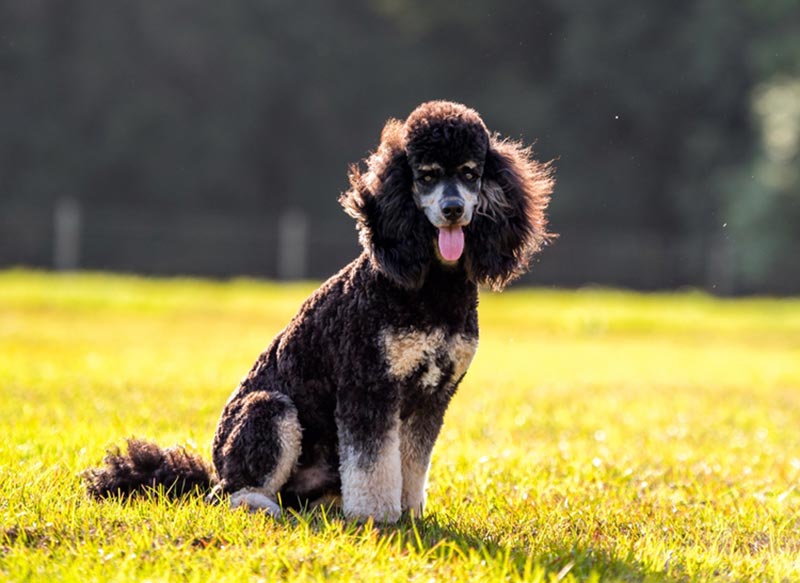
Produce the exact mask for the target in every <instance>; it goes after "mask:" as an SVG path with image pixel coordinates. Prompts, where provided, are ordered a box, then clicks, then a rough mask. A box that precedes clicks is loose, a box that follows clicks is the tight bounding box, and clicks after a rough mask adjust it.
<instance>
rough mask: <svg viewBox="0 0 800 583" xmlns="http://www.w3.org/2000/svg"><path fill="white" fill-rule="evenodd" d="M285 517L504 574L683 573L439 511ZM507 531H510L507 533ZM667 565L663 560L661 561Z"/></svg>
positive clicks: (647, 577)
mask: <svg viewBox="0 0 800 583" xmlns="http://www.w3.org/2000/svg"><path fill="white" fill-rule="evenodd" d="M287 520H290V521H292V522H294V521H300V522H302V523H303V524H305V525H307V526H308V527H309V528H311V529H312V530H316V531H323V530H327V529H329V528H331V525H339V527H341V528H342V529H343V534H346V535H347V534H349V535H351V536H358V535H360V534H364V533H365V531H371V532H373V533H374V534H377V535H378V536H379V537H380V538H381V539H383V540H385V541H387V542H388V544H389V545H392V546H394V547H395V548H398V549H400V550H406V549H407V550H409V551H413V552H416V553H418V554H420V555H422V556H424V557H426V558H428V559H429V560H431V561H434V560H448V559H451V558H453V557H454V556H459V557H462V558H467V557H474V556H477V557H478V558H479V559H484V560H486V562H487V564H495V565H497V566H498V568H500V569H505V571H506V572H505V573H504V574H505V575H511V577H512V578H517V577H518V578H520V579H526V577H525V575H526V574H529V573H532V572H538V573H539V574H540V575H541V576H542V577H541V579H543V580H546V581H551V580H552V581H560V580H562V579H563V578H565V577H566V576H567V574H570V575H572V576H573V577H574V578H575V579H577V580H579V581H582V580H586V579H592V578H593V575H594V579H595V580H606V579H607V578H611V579H613V580H622V581H648V582H658V581H665V582H666V581H683V580H686V578H685V577H681V576H679V575H677V574H674V575H669V574H667V573H665V572H664V571H663V570H653V569H652V568H650V567H648V566H646V565H644V564H642V563H641V562H639V561H636V560H634V559H632V558H631V559H629V560H627V559H620V558H618V557H615V556H613V555H612V554H611V553H609V552H608V551H607V550H604V549H600V548H594V547H591V546H586V545H583V544H579V543H578V541H576V540H569V539H567V540H564V541H562V542H561V543H560V544H558V545H548V546H547V547H546V548H536V547H535V546H534V543H533V542H532V541H528V542H529V543H530V544H526V541H524V540H523V541H520V542H519V543H511V544H509V543H508V542H503V541H497V540H495V539H494V537H491V536H485V535H482V534H481V533H479V532H478V531H479V530H480V529H479V528H478V527H476V528H469V527H463V526H460V525H455V524H452V523H451V522H449V521H448V520H447V519H443V518H441V517H439V516H437V515H432V516H425V517H423V518H421V519H420V518H418V519H412V518H410V517H408V516H404V517H403V518H402V519H401V520H400V521H399V522H398V523H397V524H395V525H379V524H371V523H368V524H366V525H363V524H357V523H354V522H348V521H346V520H345V519H344V517H343V515H342V514H341V512H339V511H337V510H335V509H327V510H322V511H320V509H317V510H315V511H310V512H302V513H293V516H292V517H291V518H288V517H287ZM510 536H513V533H511V535H510ZM665 567H666V566H665Z"/></svg>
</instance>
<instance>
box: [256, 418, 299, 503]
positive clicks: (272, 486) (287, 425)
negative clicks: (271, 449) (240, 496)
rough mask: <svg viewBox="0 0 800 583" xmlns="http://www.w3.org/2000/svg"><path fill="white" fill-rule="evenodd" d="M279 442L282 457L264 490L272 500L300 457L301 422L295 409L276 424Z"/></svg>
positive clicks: (266, 480) (266, 481) (268, 477)
mask: <svg viewBox="0 0 800 583" xmlns="http://www.w3.org/2000/svg"><path fill="white" fill-rule="evenodd" d="M275 426H276V427H275V430H276V432H277V434H278V440H279V442H280V445H281V455H280V458H278V463H277V464H275V469H274V470H272V472H271V473H270V474H269V475H268V476H266V478H265V479H264V486H263V490H264V492H265V493H266V494H267V495H268V496H271V497H272V498H275V496H276V494H277V493H278V490H280V489H281V487H282V486H283V485H284V484H285V483H286V480H288V479H289V476H290V475H291V473H292V470H293V469H294V466H295V464H296V463H297V458H298V457H300V441H301V439H302V431H301V429H300V422H299V421H298V420H297V413H296V412H295V410H294V409H292V410H291V412H290V413H287V414H286V415H285V416H283V417H281V418H280V419H279V420H278V421H277V422H276V424H275Z"/></svg>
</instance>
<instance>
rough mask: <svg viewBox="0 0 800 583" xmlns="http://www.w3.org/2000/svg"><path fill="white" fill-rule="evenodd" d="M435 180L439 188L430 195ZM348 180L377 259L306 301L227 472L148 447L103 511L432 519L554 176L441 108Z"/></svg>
mask: <svg viewBox="0 0 800 583" xmlns="http://www.w3.org/2000/svg"><path fill="white" fill-rule="evenodd" d="M426 172H438V173H439V174H437V178H436V179H437V180H439V179H441V180H440V182H439V183H440V186H437V187H436V188H428V189H427V190H426V187H425V186H424V184H423V182H424V181H423V179H425V180H428V178H430V177H425V176H424V173H426ZM349 176H350V188H349V189H348V190H347V192H345V193H344V194H343V195H342V196H341V198H340V202H341V204H342V206H343V207H344V210H345V211H346V212H347V214H349V215H350V216H351V217H353V218H354V219H355V220H356V225H357V229H358V233H359V240H360V242H361V244H362V246H363V252H362V254H361V255H360V256H359V257H358V258H357V259H355V260H354V261H353V262H352V263H351V264H349V265H347V266H346V267H345V268H344V269H342V270H341V271H340V272H339V273H337V274H336V275H334V276H333V277H332V278H330V279H329V280H328V281H327V282H325V283H324V284H323V285H322V286H320V288H319V289H318V290H316V291H315V292H314V293H313V294H312V296H311V297H310V298H309V299H308V300H306V302H305V303H304V304H303V305H302V307H301V308H300V310H299V312H298V314H297V315H296V316H295V317H294V318H293V319H292V321H291V322H290V323H289V325H288V326H287V327H286V328H285V329H284V330H283V331H281V332H280V333H279V334H278V335H277V336H276V337H275V339H274V340H273V341H272V343H271V344H270V345H269V347H268V348H267V349H266V350H265V351H264V352H263V353H262V354H261V355H260V356H259V357H258V359H257V360H256V362H255V364H254V365H253V367H252V369H251V370H250V372H249V374H248V375H247V376H246V377H245V379H244V380H242V382H241V383H240V384H239V386H238V387H237V388H236V390H235V391H234V392H233V394H232V395H231V397H230V399H229V400H228V402H227V404H226V405H225V408H224V409H223V412H222V415H221V416H220V420H219V424H218V427H217V431H216V434H215V437H214V444H213V460H214V469H215V473H212V472H211V471H210V469H209V468H208V467H207V466H206V465H205V463H204V462H203V461H202V460H201V459H200V458H199V457H197V456H195V455H194V454H189V453H187V452H186V451H185V450H182V449H175V448H172V449H167V450H162V449H160V448H159V447H158V446H156V445H154V444H148V443H146V442H141V441H136V440H132V441H130V442H129V447H128V453H127V454H122V453H120V452H119V451H116V450H115V451H112V452H110V453H109V455H108V456H107V457H106V459H105V466H104V467H103V468H100V469H95V470H90V471H88V472H87V473H86V474H85V477H86V480H87V487H88V490H89V493H90V494H92V495H93V496H95V497H105V496H107V495H111V494H120V495H129V494H132V493H135V492H137V491H141V490H143V489H147V488H152V487H155V486H159V485H162V486H164V487H165V488H167V489H168V490H169V492H170V493H174V494H176V495H177V494H181V493H184V492H186V491H188V490H191V489H208V488H210V486H211V485H212V483H213V484H215V486H214V495H213V496H212V498H215V499H218V498H222V499H224V498H225V496H226V495H228V494H230V498H229V500H230V502H231V505H232V506H246V507H249V508H251V509H253V510H256V509H259V510H262V511H266V512H269V513H271V514H277V513H279V512H280V506H279V504H278V502H280V503H281V504H283V505H284V506H305V505H308V504H313V503H314V502H315V501H316V500H328V499H330V497H331V496H334V497H335V496H341V498H342V504H343V509H344V513H345V515H346V516H348V517H352V518H356V519H364V518H367V517H372V518H375V519H376V520H383V521H386V522H392V521H394V520H396V519H397V518H398V517H399V516H400V514H401V512H413V513H420V512H422V510H423V508H424V503H425V481H426V478H427V472H428V464H429V461H430V455H431V451H432V449H433V445H434V442H435V441H436V438H437V436H438V434H439V431H440V429H441V425H442V421H443V418H444V413H445V410H446V409H447V406H448V404H449V402H450V399H451V398H452V396H453V395H454V393H455V392H456V389H457V387H458V385H459V383H460V382H461V380H462V378H463V376H464V374H465V373H466V371H467V367H468V366H469V363H470V361H471V360H472V357H473V355H474V353H475V350H476V348H477V344H478V318H477V305H478V286H479V285H487V286H490V287H492V288H494V289H502V288H503V287H504V286H505V285H507V284H508V283H509V282H510V281H512V280H513V279H514V278H516V277H518V276H519V275H520V274H521V273H523V272H524V271H525V269H526V268H527V265H528V262H529V260H530V258H531V256H532V254H533V253H535V252H536V251H537V250H539V248H540V247H541V246H542V245H543V244H544V243H545V242H547V241H548V240H549V238H550V237H551V236H552V235H550V234H548V233H547V231H546V219H545V209H546V207H547V203H548V200H549V196H550V192H551V190H552V187H553V179H552V175H551V169H550V167H549V166H548V165H546V164H542V163H540V162H537V161H535V160H534V159H533V157H532V154H531V151H530V149H528V148H525V147H523V146H522V145H521V144H519V143H517V142H513V141H509V140H503V139H502V138H500V137H499V136H497V135H496V134H490V133H489V131H488V130H487V129H486V126H485V125H484V123H483V120H481V118H480V116H479V115H478V114H477V112H475V111H474V110H472V109H469V108H467V107H465V106H463V105H460V104H455V103H451V102H446V101H435V102H429V103H425V104H422V105H421V106H419V107H418V108H417V109H416V110H414V112H412V113H411V115H410V116H409V117H408V118H407V119H406V120H405V121H398V120H389V121H388V122H387V124H386V126H385V127H384V129H383V132H382V135H381V143H380V145H379V147H378V148H377V150H376V151H375V152H374V153H373V154H372V155H370V156H369V157H368V158H367V160H366V161H365V163H364V164H363V165H362V166H353V167H351V169H350V175H349ZM431 192H433V193H435V194H430V193H431ZM424 197H428V198H424ZM437 197H438V198H437ZM423 198H424V200H425V201H426V202H425V204H424V205H423V204H421V202H420V201H422V200H423ZM448 201H450V202H448ZM453 201H456V202H457V205H456V206H457V207H458V208H457V209H454V207H453V206H452V204H451V203H452V202H453ZM445 203H447V204H448V205H450V206H449V207H448V208H445ZM437 205H438V206H437ZM445 210H447V213H448V214H445ZM432 217H433V218H432ZM443 230H444V231H446V233H451V234H450V235H446V234H444V235H443ZM437 233H438V236H439V239H438V243H437ZM452 233H457V235H453V234H452ZM448 236H449V237H451V238H450V239H447V238H445V239H442V237H448ZM442 241H445V244H447V245H450V247H448V249H450V251H448V253H447V257H448V258H445V254H444V253H442V252H441V251H442V250H441V245H442ZM447 241H451V243H447ZM452 241H456V242H455V243H452ZM453 248H455V249H456V251H455V254H453V252H452V250H453Z"/></svg>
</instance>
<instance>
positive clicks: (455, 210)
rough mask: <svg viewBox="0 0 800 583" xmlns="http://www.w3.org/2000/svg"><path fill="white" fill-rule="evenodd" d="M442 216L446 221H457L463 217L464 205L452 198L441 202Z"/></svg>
mask: <svg viewBox="0 0 800 583" xmlns="http://www.w3.org/2000/svg"><path fill="white" fill-rule="evenodd" d="M442 214H443V215H444V218H446V219H447V220H448V221H457V220H458V219H460V218H461V217H462V216H463V215H464V203H462V202H461V201H460V200H458V199H452V198H451V199H446V200H443V201H442Z"/></svg>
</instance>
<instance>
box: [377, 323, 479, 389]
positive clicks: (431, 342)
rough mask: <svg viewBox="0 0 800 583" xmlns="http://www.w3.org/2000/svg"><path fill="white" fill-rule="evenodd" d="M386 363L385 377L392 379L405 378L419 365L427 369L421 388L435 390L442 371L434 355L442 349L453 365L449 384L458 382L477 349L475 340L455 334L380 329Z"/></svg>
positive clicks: (436, 331) (440, 331)
mask: <svg viewBox="0 0 800 583" xmlns="http://www.w3.org/2000/svg"><path fill="white" fill-rule="evenodd" d="M382 341H383V348H384V354H385V358H386V364H387V365H388V367H389V374H390V376H392V377H393V378H394V379H396V380H403V379H406V378H408V377H409V376H410V375H411V374H412V373H413V372H414V371H415V370H417V369H418V368H419V366H420V365H422V364H427V370H426V371H425V373H424V374H423V375H422V378H421V379H420V382H421V383H422V385H423V386H425V387H435V386H437V385H438V384H439V382H440V381H441V379H442V374H443V371H442V370H441V369H440V368H439V366H438V365H437V363H436V353H437V352H439V351H440V350H441V349H444V350H445V352H446V354H447V356H448V358H449V359H450V361H451V362H452V364H453V375H452V377H451V380H452V381H457V380H459V379H460V378H461V377H462V376H463V375H464V373H466V371H467V368H468V367H469V365H470V363H471V362H472V358H473V356H475V351H476V350H477V348H478V339H477V338H475V337H466V336H464V335H462V334H456V335H454V336H451V337H449V338H446V337H445V334H444V331H442V330H434V331H432V332H419V331H402V332H399V331H395V330H384V331H383V334H382Z"/></svg>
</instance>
